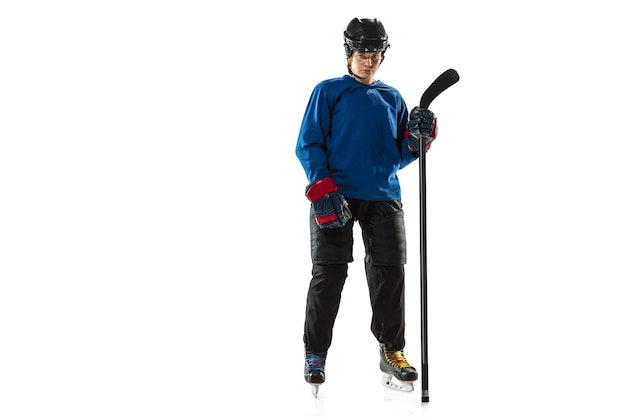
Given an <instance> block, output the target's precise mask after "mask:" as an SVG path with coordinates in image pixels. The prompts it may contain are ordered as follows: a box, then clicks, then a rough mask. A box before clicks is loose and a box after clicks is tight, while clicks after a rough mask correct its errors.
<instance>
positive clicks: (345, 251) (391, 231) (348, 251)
mask: <svg viewBox="0 0 626 417" xmlns="http://www.w3.org/2000/svg"><path fill="white" fill-rule="evenodd" d="M346 200H347V201H348V205H349V207H350V211H351V212H352V215H353V219H352V220H350V221H349V222H348V224H346V225H345V226H344V227H342V228H338V229H321V228H320V227H319V226H318V225H317V224H316V223H315V219H314V216H313V211H312V210H311V216H310V230H311V257H312V261H313V269H312V278H311V283H310V286H309V291H308V295H307V302H306V315H305V324H304V343H305V345H306V346H308V347H309V348H310V349H311V350H312V351H314V352H326V351H327V350H328V348H329V347H330V344H331V340H332V333H333V326H334V324H335V319H336V317H337V312H338V310H339V303H340V301H341V292H342V290H343V286H344V283H345V281H346V277H347V275H348V263H350V262H352V261H353V257H352V247H353V243H354V238H353V227H354V223H355V221H358V222H359V225H360V226H361V234H362V237H363V243H364V247H365V274H366V277H367V284H368V287H369V294H370V303H371V306H372V321H371V331H372V333H373V334H374V337H376V339H377V340H378V341H379V342H380V343H384V344H385V346H386V347H387V348H388V349H391V350H400V349H403V348H404V328H405V322H404V264H405V263H406V236H405V228H404V212H403V211H402V203H401V202H400V201H363V200H355V199H350V198H347V199H346Z"/></svg>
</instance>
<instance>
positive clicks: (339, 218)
mask: <svg viewBox="0 0 626 417" xmlns="http://www.w3.org/2000/svg"><path fill="white" fill-rule="evenodd" d="M337 190H338V189H337V185H336V184H335V181H333V179H332V178H330V177H328V178H322V179H321V180H318V181H315V182H314V183H312V184H309V185H308V186H307V187H306V190H305V194H306V197H307V198H308V199H309V201H310V202H311V203H312V204H313V211H314V213H315V221H316V222H317V224H318V226H319V227H321V228H322V229H335V228H338V227H343V226H345V225H346V223H348V220H350V219H351V218H352V213H350V209H349V208H348V202H347V201H346V199H345V198H343V196H342V195H341V194H340V193H339V191H337Z"/></svg>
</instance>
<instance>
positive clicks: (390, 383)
mask: <svg viewBox="0 0 626 417" xmlns="http://www.w3.org/2000/svg"><path fill="white" fill-rule="evenodd" d="M382 383H383V385H384V386H385V387H386V388H389V389H392V390H394V391H400V392H413V391H414V390H415V388H414V387H413V382H406V381H399V380H398V379H396V378H394V377H393V376H392V375H390V374H388V373H386V372H383V379H382Z"/></svg>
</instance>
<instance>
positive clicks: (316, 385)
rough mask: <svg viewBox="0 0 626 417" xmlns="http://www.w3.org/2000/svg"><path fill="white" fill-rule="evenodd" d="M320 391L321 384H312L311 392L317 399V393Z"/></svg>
mask: <svg viewBox="0 0 626 417" xmlns="http://www.w3.org/2000/svg"><path fill="white" fill-rule="evenodd" d="M319 389H320V384H311V392H312V393H313V396H314V397H315V398H317V392H318V391H319Z"/></svg>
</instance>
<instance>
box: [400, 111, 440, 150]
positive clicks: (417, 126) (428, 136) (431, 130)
mask: <svg viewBox="0 0 626 417" xmlns="http://www.w3.org/2000/svg"><path fill="white" fill-rule="evenodd" d="M407 128H408V130H409V136H408V137H407V143H408V146H409V150H410V151H411V152H418V151H419V147H420V142H419V138H420V136H423V137H424V140H425V141H426V142H425V143H426V150H428V149H430V145H431V143H432V141H434V140H435V139H436V138H437V116H435V113H433V112H432V111H430V110H428V109H420V108H419V107H415V108H414V109H413V110H412V111H411V116H410V120H409V123H408V125H407Z"/></svg>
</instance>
